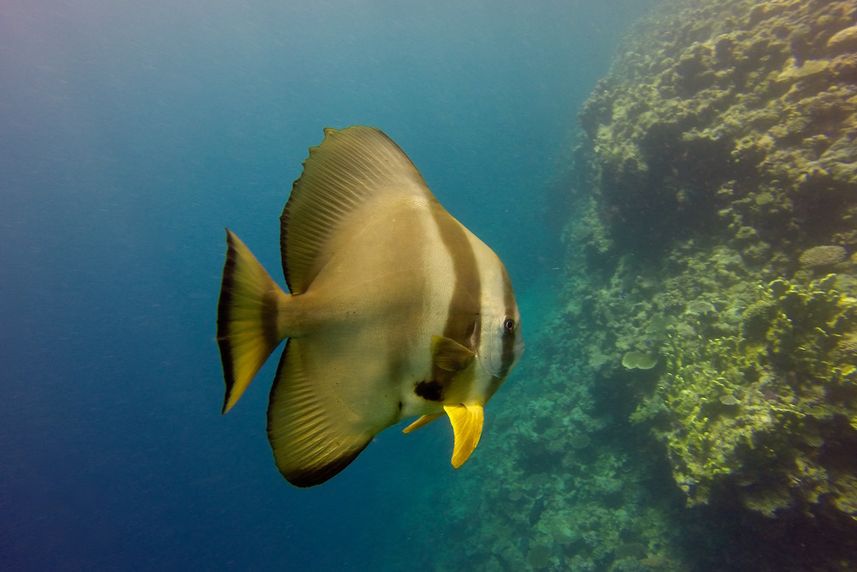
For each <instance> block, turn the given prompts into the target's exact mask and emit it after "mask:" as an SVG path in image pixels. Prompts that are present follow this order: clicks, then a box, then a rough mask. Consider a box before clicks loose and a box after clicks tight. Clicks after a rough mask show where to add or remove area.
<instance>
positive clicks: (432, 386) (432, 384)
mask: <svg viewBox="0 0 857 572" xmlns="http://www.w3.org/2000/svg"><path fill="white" fill-rule="evenodd" d="M414 393H416V394H417V395H419V396H420V397H422V398H423V399H427V400H429V401H443V386H442V385H441V384H440V383H439V382H437V381H435V380H433V379H430V380H428V381H421V382H419V383H418V384H416V386H414Z"/></svg>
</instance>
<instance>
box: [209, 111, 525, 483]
mask: <svg viewBox="0 0 857 572" xmlns="http://www.w3.org/2000/svg"><path fill="white" fill-rule="evenodd" d="M227 244H228V247H227V261H226V266H225V268H224V274H223V282H222V287H221V296H220V302H219V307H218V343H219V345H220V350H221V358H222V363H223V368H224V377H225V380H226V398H225V401H224V413H225V412H226V411H228V410H229V409H231V408H232V407H233V406H234V405H235V403H236V402H237V401H238V399H239V398H240V396H241V394H242V393H243V392H244V390H245V389H246V388H247V386H248V385H249V384H250V381H251V380H252V378H253V377H254V376H255V374H256V373H257V372H258V370H259V368H260V367H261V366H262V365H263V364H264V362H265V361H266V359H267V358H268V356H269V355H270V353H271V352H272V351H273V350H274V349H275V348H276V347H277V346H278V345H279V344H280V342H281V341H282V340H283V339H285V338H287V339H288V341H287V344H286V347H285V349H284V350H283V354H282V356H281V358H280V364H279V367H278V368H277V374H276V378H275V381H274V386H273V388H272V390H271V395H270V401H269V407H268V437H269V440H270V443H271V447H272V449H273V452H274V458H275V461H276V464H277V466H278V468H279V469H280V471H281V472H282V474H283V475H284V476H285V478H286V479H287V480H289V481H290V482H291V483H293V484H295V485H297V486H312V485H316V484H320V483H322V482H324V481H326V480H327V479H329V478H331V477H332V476H334V475H336V474H337V473H338V472H340V471H341V470H342V469H344V468H345V467H346V466H347V465H348V464H349V463H350V462H351V461H353V460H354V459H355V458H356V457H357V455H359V454H360V452H361V451H362V450H363V449H364V448H365V447H366V446H367V445H368V443H369V442H370V441H371V439H372V438H373V437H374V436H375V435H376V434H377V433H379V432H380V431H383V430H384V429H386V428H387V427H389V426H391V425H394V424H396V423H398V422H399V421H401V420H402V419H405V418H408V417H413V416H421V417H420V418H419V419H418V420H417V421H416V422H415V423H413V424H412V425H411V426H409V427H408V428H406V429H405V432H408V431H410V430H413V429H415V428H417V427H420V426H422V425H424V424H426V423H428V422H430V421H432V420H434V419H435V418H437V417H439V416H440V415H442V414H443V413H446V414H448V416H449V418H450V421H451V423H452V426H453V430H454V435H455V444H454V451H453V458H452V464H453V466H455V467H456V468H457V467H459V466H461V464H463V463H464V461H466V459H467V458H468V457H469V455H470V453H471V452H472V451H473V450H474V449H475V447H476V445H477V443H478V441H479V438H480V435H481V430H482V419H483V406H484V405H485V403H486V402H487V401H488V399H490V397H491V396H492V395H493V394H494V392H495V391H496V390H497V388H498V387H499V386H500V384H501V383H502V382H503V380H504V379H505V377H506V376H507V375H508V373H509V371H510V370H511V368H512V366H513V365H514V363H515V362H516V361H517V359H518V357H519V356H520V354H521V351H522V348H523V342H522V339H521V336H520V332H519V322H520V316H519V313H518V308H517V305H516V303H515V298H514V294H513V292H512V286H511V283H510V281H509V277H508V274H507V272H506V269H505V267H504V266H503V264H502V262H501V261H500V260H499V258H498V257H497V256H496V254H494V252H493V251H492V250H491V249H490V248H489V247H488V246H487V245H485V244H484V243H483V242H482V241H481V240H480V239H479V238H477V237H476V236H475V235H474V234H473V233H471V232H470V231H469V230H467V228H465V227H464V226H463V225H462V224H461V223H459V222H458V221H457V220H456V219H455V218H453V217H452V216H451V215H450V214H449V213H448V212H447V211H446V210H445V209H444V208H443V207H442V206H441V205H440V203H439V202H438V201H437V199H435V197H434V196H433V195H432V193H431V192H430V191H429V189H428V187H427V186H426V184H425V182H424V181H423V179H422V177H421V176H420V174H419V172H418V171H417V169H416V168H415V167H414V166H413V164H412V163H411V161H410V160H409V159H408V157H407V156H406V155H405V154H404V152H402V151H401V149H399V147H398V146H397V145H396V144H395V143H393V141H392V140H391V139H389V138H388V137H387V136H386V135H384V134H383V133H382V132H381V131H379V130H377V129H373V128H369V127H350V128H347V129H343V130H341V131H336V130H333V129H327V130H325V139H324V141H323V142H322V143H321V145H319V146H318V147H315V148H313V149H311V150H310V156H309V158H308V159H307V160H306V162H305V163H304V171H303V173H302V175H301V177H300V178H299V179H298V180H297V181H296V182H295V184H294V187H293V189H292V193H291V195H290V198H289V200H288V202H287V204H286V207H285V209H284V211H283V214H282V217H281V250H282V255H283V270H284V273H285V276H286V282H287V283H288V286H289V290H290V292H291V294H286V293H285V292H284V291H283V290H282V289H281V288H280V287H279V286H278V285H277V284H276V283H275V282H274V281H273V279H271V278H270V276H269V275H268V274H267V272H266V271H265V270H264V269H263V267H262V266H261V264H259V262H258V261H257V260H256V259H255V258H254V257H253V255H252V254H251V253H250V251H249V249H248V248H247V247H246V246H245V245H244V244H243V243H242V242H241V241H240V239H238V237H237V236H236V235H235V234H233V233H232V232H231V231H227Z"/></svg>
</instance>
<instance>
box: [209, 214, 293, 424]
mask: <svg viewBox="0 0 857 572" xmlns="http://www.w3.org/2000/svg"><path fill="white" fill-rule="evenodd" d="M226 243H227V251H226V265H225V266H224V268H223V281H222V282H221V286H220V301H219V303H218V306H217V343H218V344H219V345H220V359H221V361H222V362H223V377H224V380H225V381H226V397H225V399H224V402H223V413H226V412H227V411H229V410H230V409H232V407H233V406H234V405H235V403H237V402H238V399H239V398H240V397H241V395H242V394H243V393H244V390H245V389H247V386H249V385H250V382H251V381H252V380H253V377H254V376H255V375H256V373H257V372H258V371H259V369H260V368H261V367H262V365H263V364H264V363H265V361H266V360H267V359H268V356H269V355H271V352H272V351H274V348H276V347H277V346H278V345H279V343H280V342H281V341H282V340H283V338H284V337H285V332H283V331H281V330H282V328H281V326H280V325H279V322H281V320H279V319H278V314H279V311H280V308H281V307H282V306H283V304H284V303H285V302H286V301H287V300H288V298H289V296H288V295H287V294H286V293H285V292H283V291H282V290H281V289H280V287H279V286H277V284H276V282H274V280H273V279H272V278H271V276H270V275H269V274H268V273H267V272H266V271H265V269H264V268H263V267H262V265H261V264H260V263H259V261H258V260H256V257H255V256H253V253H252V252H250V249H249V248H247V246H246V245H245V244H244V243H243V242H241V239H239V238H238V237H237V236H235V234H233V233H232V232H231V231H230V230H229V229H227V230H226Z"/></svg>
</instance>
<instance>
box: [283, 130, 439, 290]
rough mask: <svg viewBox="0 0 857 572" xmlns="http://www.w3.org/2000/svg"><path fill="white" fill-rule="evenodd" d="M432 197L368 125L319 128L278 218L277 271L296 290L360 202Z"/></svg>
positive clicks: (318, 265) (398, 154)
mask: <svg viewBox="0 0 857 572" xmlns="http://www.w3.org/2000/svg"><path fill="white" fill-rule="evenodd" d="M402 194H412V195H414V196H415V197H420V198H423V199H425V198H430V199H431V200H434V197H433V196H432V194H431V191H429V190H428V187H427V186H426V184H425V181H423V178H422V176H421V175H420V173H419V171H417V168H416V167H414V164H413V163H412V162H411V160H410V159H408V156H407V155H405V153H404V151H402V150H401V149H400V148H399V146H398V145H396V144H395V143H394V142H393V141H392V140H391V139H390V138H389V137H387V136H386V135H385V134H384V133H383V132H381V131H380V130H378V129H374V128H372V127H360V126H355V127H348V128H346V129H342V130H340V131H337V130H335V129H325V130H324V140H323V141H322V142H321V145H319V146H318V147H313V148H311V149H310V151H309V157H308V158H307V160H306V161H304V170H303V173H302V174H301V176H300V178H299V179H298V180H297V181H295V183H294V185H293V186H292V193H291V195H290V196H289V200H288V202H287V203H286V207H285V209H283V214H282V216H281V217H280V249H281V254H282V257H283V272H284V273H285V276H286V282H287V283H288V285H289V289H290V290H291V292H292V294H301V293H303V292H305V291H306V289H307V288H309V285H310V284H311V283H312V281H313V279H314V278H315V277H316V275H317V274H318V272H319V271H320V270H321V268H323V267H324V265H325V263H326V262H327V260H328V259H329V257H330V252H329V249H328V248H327V247H328V246H329V244H330V242H331V239H332V238H333V237H335V236H336V233H337V231H338V230H339V229H340V228H341V227H342V226H343V223H345V222H346V221H347V220H348V219H349V217H351V216H354V215H355V213H356V212H359V210H360V208H361V207H362V206H365V205H366V204H367V203H368V202H370V201H373V200H375V199H378V198H382V197H383V195H397V196H402Z"/></svg>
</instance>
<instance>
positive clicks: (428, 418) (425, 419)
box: [402, 413, 440, 433]
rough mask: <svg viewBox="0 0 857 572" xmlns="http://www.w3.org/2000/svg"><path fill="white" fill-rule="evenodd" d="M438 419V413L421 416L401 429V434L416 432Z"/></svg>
mask: <svg viewBox="0 0 857 572" xmlns="http://www.w3.org/2000/svg"><path fill="white" fill-rule="evenodd" d="M438 417H440V413H432V414H431V415H423V416H422V417H420V418H419V419H417V420H416V421H414V422H413V423H411V424H410V425H408V426H407V427H405V428H404V429H402V433H410V432H411V431H416V430H417V429H419V428H420V427H425V426H426V425H428V424H429V423H431V422H432V421H434V420H435V419H437V418H438Z"/></svg>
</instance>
